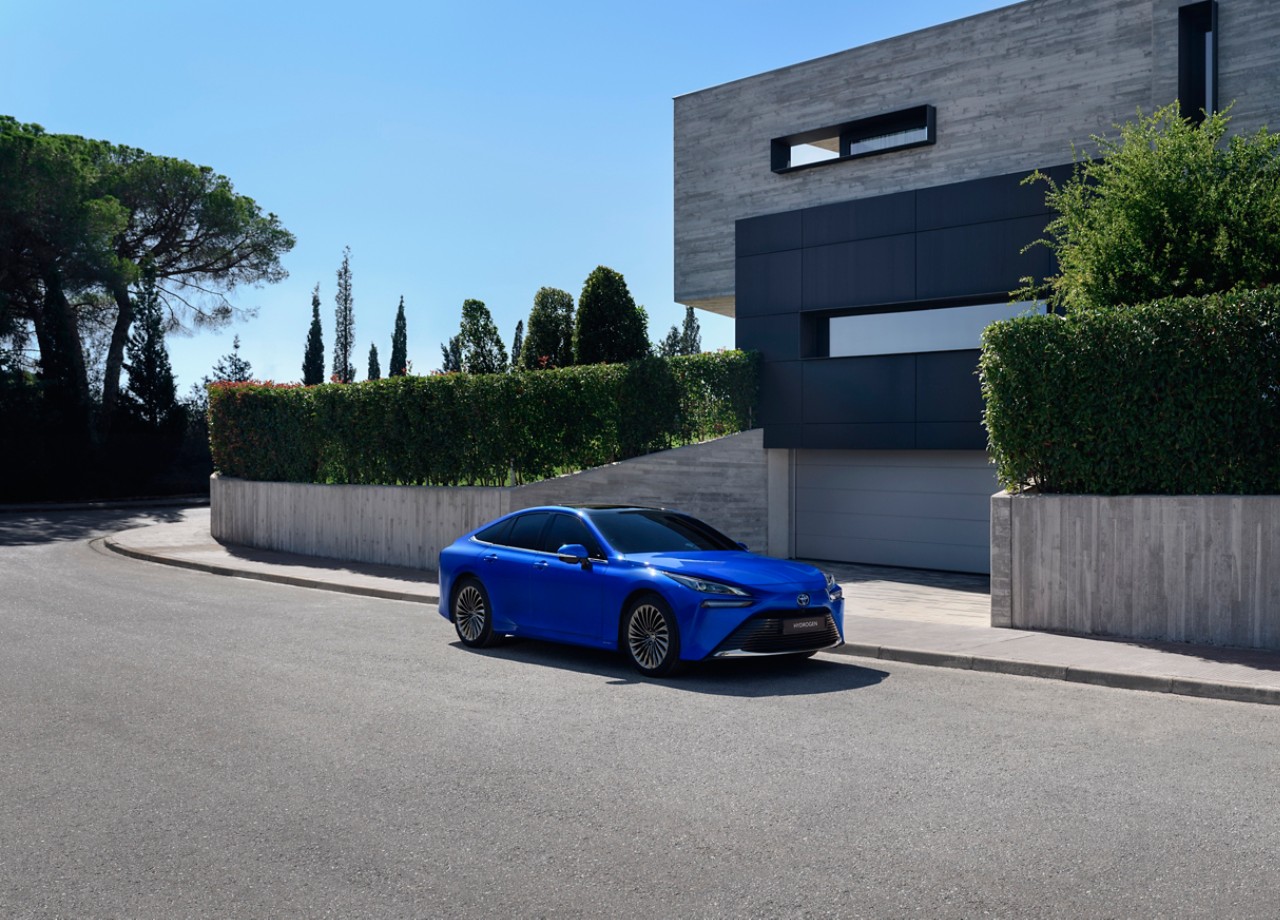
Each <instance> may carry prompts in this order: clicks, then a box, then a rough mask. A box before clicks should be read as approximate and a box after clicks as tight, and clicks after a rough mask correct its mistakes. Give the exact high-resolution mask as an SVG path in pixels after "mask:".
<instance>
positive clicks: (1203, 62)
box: [1178, 0, 1218, 124]
mask: <svg viewBox="0 0 1280 920" xmlns="http://www.w3.org/2000/svg"><path fill="white" fill-rule="evenodd" d="M1178 102H1179V103H1180V104H1181V106H1182V117H1183V118H1189V119H1191V120H1192V121H1193V122H1195V123H1196V124H1199V123H1200V122H1202V121H1204V116H1205V114H1206V113H1208V112H1215V111H1217V109H1218V4H1217V2H1216V0H1203V2H1201V3H1190V4H1188V5H1186V6H1183V7H1180V8H1179V9H1178Z"/></svg>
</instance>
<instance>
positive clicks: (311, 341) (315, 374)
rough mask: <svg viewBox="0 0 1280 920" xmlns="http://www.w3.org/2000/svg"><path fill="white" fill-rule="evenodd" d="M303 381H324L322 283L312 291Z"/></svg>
mask: <svg viewBox="0 0 1280 920" xmlns="http://www.w3.org/2000/svg"><path fill="white" fill-rule="evenodd" d="M302 383H303V385H304V386H309V387H313V386H315V385H316V384H318V383H324V336H323V333H322V332H321V329H320V285H319V283H317V284H316V287H315V290H314V291H312V292H311V328H310V329H309V330H308V331H307V350H306V352H304V353H303V356H302Z"/></svg>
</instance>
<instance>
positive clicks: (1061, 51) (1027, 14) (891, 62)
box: [675, 0, 1280, 572]
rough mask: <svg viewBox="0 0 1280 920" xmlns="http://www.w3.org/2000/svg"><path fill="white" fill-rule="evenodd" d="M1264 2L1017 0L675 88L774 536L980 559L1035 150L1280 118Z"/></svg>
mask: <svg viewBox="0 0 1280 920" xmlns="http://www.w3.org/2000/svg"><path fill="white" fill-rule="evenodd" d="M1278 86H1280V3H1277V2H1275V0H1217V2H1213V0H1201V2H1194V3H1186V2H1179V0H1025V2H1022V3H1017V4H1014V5H1012V6H1008V7H1004V8H1001V9H997V10H994V11H991V12H988V13H983V14H980V15H977V16H972V17H969V18H966V19H961V20H958V21H956V22H951V23H947V24H945V25H940V26H937V27H935V28H930V29H925V30H923V31H919V32H913V33H911V34H908V35H902V36H899V37H896V38H890V39H886V40H884V41H880V42H876V43H874V44H870V45H864V46H862V47H858V48H854V49H851V50H849V51H844V52H841V53H839V54H833V55H831V56H829V57H824V58H819V59H817V60H813V61H807V62H805V63H802V64H796V65H794V66H791V67H785V68H783V69H781V70H775V71H771V72H768V73H764V74H760V75H758V76H753V77H748V78H746V79H742V80H738V81H735V82H732V83H727V84H725V85H723V86H716V87H712V88H710V89H706V90H702V91H700V92H695V93H690V94H688V95H685V96H680V97H678V98H677V99H676V100H675V296H676V300H678V301H680V302H681V303H684V304H688V305H691V306H694V307H700V308H702V309H706V310H711V311H713V312H716V313H720V314H724V315H727V316H732V317H734V318H735V321H736V338H737V344H738V347H740V348H745V349H753V350H755V351H758V352H760V353H761V355H762V357H763V371H762V378H761V408H760V416H761V417H760V421H761V424H762V426H763V428H764V446H765V449H766V451H768V454H769V457H768V460H769V470H770V484H769V492H770V494H769V507H770V521H769V528H770V540H769V545H770V549H771V551H772V552H775V553H780V552H781V550H782V548H783V547H785V549H786V552H787V554H788V555H795V556H801V557H809V558H818V559H832V560H843V561H852V562H866V563H875V564H883V565H901V566H915V567H924V568H939V569H950V570H956V571H969V572H985V571H987V569H988V566H989V533H988V531H989V526H990V524H989V498H990V495H991V494H992V493H993V492H994V491H996V488H997V484H996V480H995V474H994V468H993V467H992V466H991V465H990V463H989V461H988V457H987V454H986V449H985V448H986V433H985V430H984V429H983V427H982V399H981V394H980V390H979V384H978V379H977V377H976V375H975V370H976V366H977V360H978V354H979V352H978V349H979V344H980V335H981V330H982V329H983V327H984V326H986V325H987V324H988V323H989V322H991V321H992V320H994V319H997V318H1001V317H1006V316H1012V315H1016V314H1017V313H1019V312H1021V311H1022V310H1025V309H1035V306H1034V305H1033V304H1013V305H1011V304H1010V292H1011V291H1013V290H1015V289H1017V288H1018V287H1019V286H1020V279H1021V278H1023V277H1024V276H1036V277H1043V276H1044V275H1046V274H1048V273H1050V272H1051V270H1052V269H1053V264H1052V256H1051V254H1050V252H1049V250H1048V249H1046V248H1044V247H1034V248H1032V249H1030V250H1027V251H1025V252H1024V251H1023V249H1024V247H1025V246H1027V244H1029V243H1031V242H1032V241H1034V240H1036V239H1037V238H1039V237H1041V236H1042V235H1043V231H1044V227H1045V224H1046V222H1047V221H1048V219H1049V215H1048V213H1047V211H1046V209H1045V206H1044V191H1045V189H1044V187H1043V186H1042V185H1041V186H1036V185H1030V186H1029V185H1025V184H1023V181H1022V180H1023V179H1024V178H1025V177H1026V176H1027V175H1028V174H1030V173H1031V172H1032V171H1033V170H1036V169H1040V170H1042V171H1045V172H1048V173H1049V174H1051V175H1053V176H1055V177H1057V178H1059V179H1060V178H1062V177H1064V176H1066V175H1069V174H1070V170H1071V163H1072V160H1073V152H1072V145H1073V144H1075V145H1076V146H1077V148H1079V149H1081V150H1084V151H1088V150H1089V138H1090V136H1092V135H1098V134H1107V133H1113V132H1114V126H1115V125H1117V124H1119V123H1122V122H1124V121H1127V120H1132V119H1133V118H1134V117H1135V116H1136V114H1137V111H1138V110H1139V109H1141V110H1142V111H1143V112H1150V111H1152V110H1154V109H1155V108H1158V107H1159V106H1162V105H1164V104H1167V103H1169V102H1172V101H1173V100H1174V99H1180V100H1181V103H1182V108H1183V111H1184V113H1187V112H1199V111H1201V110H1203V109H1209V110H1213V109H1214V108H1215V107H1218V106H1219V104H1221V106H1222V107H1225V106H1226V105H1227V104H1231V105H1232V109H1231V116H1232V129H1233V130H1237V131H1253V130H1255V129H1256V128H1258V127H1259V126H1260V125H1263V124H1271V125H1278V126H1280V117H1277V116H1280V93H1277V92H1276V89H1277V87H1278Z"/></svg>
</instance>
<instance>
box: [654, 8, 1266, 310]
mask: <svg viewBox="0 0 1280 920" xmlns="http://www.w3.org/2000/svg"><path fill="white" fill-rule="evenodd" d="M1182 5H1184V4H1183V2H1179V0H1026V2H1023V3H1017V4H1014V5H1012V6H1008V7H1004V8H1001V9H997V10H992V11H991V12H988V13H982V14H979V15H977V16H971V17H969V18H966V19H961V20H957V21H955V22H951V23H946V24H944V25H939V26H936V27H933V28H929V29H924V30H922V31H918V32H912V33H910V34H907V35H901V36H896V37H894V38H889V39H885V40H884V41H879V42H875V43H873V44H869V45H864V46H862V47H859V48H853V49H850V50H848V51H843V52H840V53H838V54H833V55H830V56H828V57H824V58H819V59H817V60H813V61H806V62H803V63H800V64H795V65H793V66H790V67H784V68H781V69H779V70H774V71H770V72H768V73H764V74H759V75H756V76H751V77H747V78H745V79H742V80H737V81H734V82H732V83H726V84H724V85H721V86H715V87H711V88H709V89H705V90H701V91H698V92H693V93H689V94H687V95H683V96H679V97H677V98H676V100H675V299H676V300H677V301H679V302H681V303H684V304H689V305H692V306H696V307H702V308H704V309H708V310H712V311H714V312H717V313H723V314H725V315H728V316H733V315H734V309H735V280H734V222H735V221H736V220H739V219H742V218H746V217H753V216H757V215H762V214H772V213H777V212H782V211H790V210H794V209H798V208H805V207H811V206H814V205H819V204H825V203H828V202H833V201H844V200H849V199H856V198H862V197H864V196H869V195H883V194H888V193H892V192H897V191H904V190H908V189H915V188H922V187H927V186H931V185H942V184H945V183H951V182H958V181H963V180H968V179H977V178H983V177H987V176H995V175H1001V174H1004V173H1010V172H1015V171H1018V170H1025V171H1027V172H1030V171H1031V170H1032V169H1034V168H1036V167H1040V166H1047V165H1053V164H1057V163H1063V162H1069V161H1070V160H1071V157H1072V153H1071V145H1072V144H1073V143H1074V144H1077V145H1080V144H1085V145H1086V149H1087V139H1088V138H1089V136H1090V135H1094V134H1105V133H1111V132H1112V129H1113V126H1114V125H1115V124H1117V123H1121V122H1124V121H1126V120H1130V119H1132V118H1133V117H1134V115H1135V113H1136V111H1137V109H1138V108H1139V107H1141V108H1142V109H1143V110H1144V111H1150V110H1152V109H1153V108H1156V107H1158V106H1160V105H1164V104H1167V103H1169V102H1172V101H1173V100H1174V98H1175V97H1176V96H1177V87H1178V9H1179V7H1180V6H1182ZM1218 17H1219V18H1218V23H1219V28H1218V33H1219V34H1218V87H1219V89H1218V99H1219V101H1220V104H1221V106H1223V107H1225V106H1226V105H1227V104H1229V103H1232V102H1233V101H1234V103H1235V104H1234V107H1233V109H1232V117H1233V126H1234V127H1235V128H1236V129H1238V130H1242V131H1251V130H1254V129H1255V128H1257V127H1258V126H1259V125H1261V124H1265V123H1267V122H1268V121H1269V120H1272V121H1274V115H1275V108H1276V102H1275V97H1274V93H1273V91H1272V87H1273V85H1274V79H1275V77H1274V75H1275V73H1276V72H1277V71H1278V70H1280V15H1277V10H1276V8H1275V4H1274V3H1273V2H1272V0H1220V2H1219V12H1218ZM921 104H929V105H933V106H935V107H936V109H937V135H938V140H937V143H936V144H934V145H932V146H925V147H917V148H915V149H912V150H906V151H901V152H893V153H887V154H884V155H881V156H871V157H866V158H865V159H859V160H855V161H851V162H845V163H837V164H832V165H829V166H824V167H819V168H815V169H808V170H803V171H800V172H794V173H789V174H782V175H779V174H776V173H774V172H772V171H771V170H770V165H769V162H770V147H769V142H770V139H772V138H775V137H781V136H785V135H789V134H794V133H796V132H799V131H804V130H808V129H811V128H818V127H822V126H824V125H830V124H837V123H840V122H844V121H848V120H850V119H856V118H861V117H866V116H874V115H876V114H878V113H882V112H890V111H896V110H899V109H904V108H909V107H911V106H914V105H921Z"/></svg>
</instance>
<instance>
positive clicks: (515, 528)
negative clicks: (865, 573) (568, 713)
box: [440, 505, 844, 677]
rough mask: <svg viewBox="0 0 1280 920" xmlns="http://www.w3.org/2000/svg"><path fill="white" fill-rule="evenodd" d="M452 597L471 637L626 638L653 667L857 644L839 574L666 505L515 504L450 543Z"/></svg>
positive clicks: (443, 582) (448, 611)
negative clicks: (756, 548) (739, 539)
mask: <svg viewBox="0 0 1280 920" xmlns="http://www.w3.org/2000/svg"><path fill="white" fill-rule="evenodd" d="M440 598H441V604H440V613H441V615H442V616H444V617H446V618H448V619H449V620H450V621H452V622H453V625H454V628H455V629H456V630H457V632H458V638H459V639H461V640H462V644H463V645H466V646H468V647H470V648H484V647H486V646H489V645H493V644H494V643H495V642H497V641H499V640H500V639H501V638H502V637H503V636H506V635H512V636H528V637H531V638H537V639H548V640H551V641H554V642H567V643H572V644H574V645H587V646H592V647H594V648H606V649H619V650H621V651H622V653H623V654H624V655H625V656H626V657H627V658H628V659H629V660H630V661H631V663H632V665H634V666H635V668H636V669H637V670H639V671H640V672H641V673H642V674H646V675H649V676H651V677H660V676H663V675H666V674H670V673H671V672H672V671H674V670H675V669H676V668H678V667H679V666H680V664H681V663H682V662H687V661H701V660H703V659H707V658H733V657H746V656H754V655H798V656H809V655H812V654H813V653H814V652H817V651H819V650H821V649H827V648H834V647H836V646H838V645H842V644H843V643H844V599H843V598H842V596H841V593H840V586H839V585H838V584H836V581H835V579H834V578H833V577H832V576H831V575H827V574H824V573H822V572H821V571H819V570H818V569H816V568H814V567H813V566H810V565H805V564H803V563H800V562H788V561H784V560H781V559H771V558H768V557H766V556H758V555H756V554H754V553H749V552H747V551H746V547H745V546H744V545H743V544H741V543H735V542H734V541H732V540H730V539H729V538H728V537H726V536H725V535H724V534H722V533H720V532H719V531H717V530H716V529H715V528H713V527H711V526H709V525H708V524H705V523H703V522H702V521H700V520H698V519H697V518H694V517H690V516H689V515H687V514H681V513H680V512H678V511H668V510H665V509H660V508H638V507H630V506H595V505H591V506H580V507H560V506H557V507H545V508H529V509H526V510H523V511H517V512H515V513H513V514H508V515H506V516H505V517H501V518H499V519H498V520H496V521H493V522H492V523H489V524H486V525H484V526H483V527H480V528H479V529H477V530H473V531H472V532H471V533H468V534H466V535H465V536H463V537H461V538H459V539H458V540H456V541H455V542H454V543H452V544H451V545H449V546H447V547H445V548H444V550H443V551H442V552H441V553H440Z"/></svg>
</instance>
